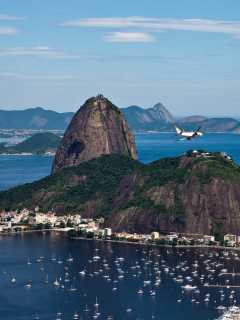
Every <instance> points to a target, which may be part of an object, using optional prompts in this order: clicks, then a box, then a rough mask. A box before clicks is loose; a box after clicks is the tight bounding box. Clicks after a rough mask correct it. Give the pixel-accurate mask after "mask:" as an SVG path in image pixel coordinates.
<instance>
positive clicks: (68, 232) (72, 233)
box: [67, 229, 77, 237]
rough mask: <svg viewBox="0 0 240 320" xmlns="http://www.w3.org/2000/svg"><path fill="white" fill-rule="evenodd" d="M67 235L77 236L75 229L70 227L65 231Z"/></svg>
mask: <svg viewBox="0 0 240 320" xmlns="http://www.w3.org/2000/svg"><path fill="white" fill-rule="evenodd" d="M67 235H68V236H69V237H76V236H77V231H76V230H74V229H70V230H68V231H67Z"/></svg>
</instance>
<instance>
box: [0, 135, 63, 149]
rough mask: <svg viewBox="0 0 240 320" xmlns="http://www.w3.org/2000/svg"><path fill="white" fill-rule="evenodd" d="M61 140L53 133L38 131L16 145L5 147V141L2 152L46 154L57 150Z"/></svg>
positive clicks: (1, 146) (0, 145) (0, 147)
mask: <svg viewBox="0 0 240 320" xmlns="http://www.w3.org/2000/svg"><path fill="white" fill-rule="evenodd" d="M60 141H61V138H60V137H59V136H57V135H55V134H53V133H49V132H44V133H37V134H35V135H34V136H32V137H30V138H28V139H26V140H24V141H23V142H21V143H19V144H17V145H16V146H9V147H5V146H4V143H1V144H0V154H4V153H6V154H21V153H34V154H44V153H46V152H56V150H57V148H58V146H59V143H60Z"/></svg>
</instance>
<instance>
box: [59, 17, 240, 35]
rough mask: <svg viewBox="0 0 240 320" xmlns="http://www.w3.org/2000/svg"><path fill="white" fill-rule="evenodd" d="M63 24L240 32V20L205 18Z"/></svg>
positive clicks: (69, 22) (126, 19) (137, 18)
mask: <svg viewBox="0 0 240 320" xmlns="http://www.w3.org/2000/svg"><path fill="white" fill-rule="evenodd" d="M61 25H62V26H80V27H103V28H126V27H128V28H129V27H135V28H144V29H149V28H151V29H155V30H159V29H160V30H165V29H173V30H188V31H199V32H218V33H233V34H235V33H236V34H240V22H239V21H216V20H204V19H156V18H145V17H128V18H89V19H76V20H70V21H65V22H63V23H61Z"/></svg>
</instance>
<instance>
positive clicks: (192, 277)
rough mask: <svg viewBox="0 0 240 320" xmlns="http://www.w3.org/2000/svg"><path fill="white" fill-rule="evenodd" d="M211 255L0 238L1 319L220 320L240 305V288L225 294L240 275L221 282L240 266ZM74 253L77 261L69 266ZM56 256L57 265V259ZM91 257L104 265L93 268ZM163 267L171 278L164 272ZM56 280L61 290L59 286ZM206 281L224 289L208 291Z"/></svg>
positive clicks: (40, 236) (44, 236) (38, 236)
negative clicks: (225, 271)
mask: <svg viewBox="0 0 240 320" xmlns="http://www.w3.org/2000/svg"><path fill="white" fill-rule="evenodd" d="M210 251H211V254H210V252H209V251H208V250H207V249H202V252H200V251H199V250H196V249H194V248H192V247H190V248H184V249H183V248H181V249H180V248H162V247H157V246H151V245H149V246H147V245H139V244H127V243H114V242H106V241H88V240H76V241H71V240H68V239H67V238H66V236H65V234H64V233H63V232H56V231H49V232H46V233H43V232H38V233H25V234H14V235H0V258H1V263H0V281H1V286H0V301H1V303H0V318H1V319H4V320H5V319H9V320H10V319H12V320H23V319H24V320H31V319H35V317H36V316H38V317H39V318H40V319H41V320H43V319H45V320H50V319H62V320H70V319H73V315H74V314H75V312H76V313H77V314H78V315H79V319H80V318H81V319H83V320H90V319H94V318H93V316H95V315H96V313H97V312H98V313H100V315H98V316H97V317H96V318H95V319H99V320H107V317H108V316H112V318H113V319H116V320H123V319H125V320H136V319H139V320H140V319H142V320H150V319H152V320H153V319H155V320H176V319H179V320H186V319H194V320H207V319H210V320H212V319H215V318H217V317H218V316H220V315H221V314H222V312H221V311H218V310H216V309H215V307H217V306H219V305H224V306H226V307H228V306H231V305H233V304H234V303H237V304H239V302H240V292H239V289H238V288H234V289H233V288H230V289H227V287H226V286H227V285H229V286H231V285H233V284H235V285H236V284H239V275H237V274H236V275H235V277H233V276H221V277H220V276H219V273H220V270H221V269H222V268H223V264H224V268H226V269H228V272H232V271H233V268H234V272H235V273H239V272H240V262H239V260H236V256H234V255H233V254H232V253H229V256H228V257H226V256H224V255H223V252H222V251H221V250H213V249H211V250H210ZM215 252H217V253H218V256H216V255H215ZM70 254H71V257H72V258H73V262H67V261H66V260H67V259H68V257H69V255H70ZM54 256H55V257H56V259H57V261H56V260H55V261H54V260H52V257H54ZM94 256H99V259H97V260H96V261H94V259H93V257H94ZM40 257H41V259H40ZM28 261H29V263H31V264H27V262H28ZM58 261H60V262H61V261H62V263H59V262H58ZM219 263H221V264H222V265H218V266H217V264H219ZM166 267H167V268H168V270H169V272H165V271H164V270H165V269H164V268H166ZM80 271H84V272H85V275H81V274H80V273H79V272H80ZM201 275H204V280H200V276H201ZM13 277H14V279H15V280H16V282H15V283H12V279H13ZM186 277H189V278H187V279H188V280H187V279H186ZM47 279H48V283H47V284H46V283H45V281H46V280H47ZM176 279H177V280H176ZM179 279H181V280H179ZM56 280H57V281H58V283H59V286H55V285H54V282H55V281H56ZM146 281H147V282H146ZM206 282H209V283H210V284H217V283H218V284H219V285H221V286H219V287H212V288H207V287H205V286H203V284H204V283H206ZM28 284H30V285H31V287H26V285H28ZM186 284H190V285H192V286H196V287H197V288H198V290H199V293H196V292H195V293H194V291H195V290H189V289H188V290H187V289H185V290H184V289H182V286H185V285H186ZM62 285H63V286H64V288H62V287H61V286H62ZM224 286H225V287H224ZM71 289H72V290H71ZM73 289H75V290H73ZM140 289H141V290H142V291H143V293H142V294H139V293H138V290H140ZM220 290H222V292H220ZM232 290H234V291H235V292H234V293H232V295H233V298H230V295H231V292H232ZM152 292H154V293H155V295H151V293H152ZM206 294H209V295H210V297H209V302H206V301H205V298H206ZM223 295H224V296H223ZM96 301H97V303H98V304H99V306H98V308H96V306H94V305H95V304H96ZM234 301H236V302H234ZM87 309H88V310H89V311H84V310H87ZM127 309H131V311H127ZM57 313H59V316H58V317H57Z"/></svg>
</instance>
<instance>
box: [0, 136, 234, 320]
mask: <svg viewBox="0 0 240 320" xmlns="http://www.w3.org/2000/svg"><path fill="white" fill-rule="evenodd" d="M135 139H136V145H137V150H138V157H139V160H140V161H142V162H143V163H149V162H152V161H155V160H157V159H159V158H163V157H173V156H179V155H181V154H183V153H184V152H186V151H187V150H189V149H199V148H201V149H204V150H205V151H225V152H227V153H229V155H231V156H232V157H233V158H234V161H235V162H236V163H237V164H239V165H240V152H239V145H240V144H239V142H240V136H239V135H228V134H221V135H220V134H205V135H204V136H203V138H202V139H195V140H193V141H181V142H176V143H174V142H173V140H174V139H175V138H173V137H172V136H171V135H169V134H138V135H135ZM5 140H6V139H5ZM9 141H10V140H9ZM52 161H53V157H44V156H17V155H16V156H14V155H11V156H0V190H5V189H8V188H11V187H14V186H17V185H19V184H24V183H27V182H32V181H34V180H38V179H41V178H43V177H45V176H46V175H48V174H50V172H51V165H52ZM97 249H98V250H97ZM152 250H153V251H152ZM206 250H207V249H203V253H202V254H200V252H199V251H197V249H196V248H192V247H190V248H189V249H177V248H168V249H167V248H161V247H154V246H144V245H138V244H126V243H112V242H98V241H87V240H86V241H84V240H79V241H71V240H68V239H67V237H66V236H65V234H64V233H62V232H55V231H49V232H46V233H43V232H38V233H24V234H20V233H19V234H12V235H1V234H0V283H1V286H0V301H1V303H0V319H14V320H18V319H19V320H22V319H27V320H28V319H35V317H36V315H37V316H38V317H39V318H40V319H41V320H42V319H73V315H74V313H75V310H76V312H77V313H78V314H79V319H80V317H81V318H82V319H83V320H90V319H99V320H106V319H107V317H108V316H112V317H113V319H114V320H123V319H126V320H136V319H138V320H140V319H142V320H149V319H156V320H162V319H164V320H175V319H179V320H186V319H194V320H204V319H209V320H212V319H216V318H217V317H218V316H220V315H221V311H218V310H216V309H215V307H216V306H219V305H224V306H230V305H233V304H234V303H235V302H234V301H236V303H237V304H239V303H240V291H239V289H238V288H235V289H232V288H230V289H227V288H226V287H224V285H231V284H235V285H236V284H237V285H238V284H239V283H240V277H239V275H235V276H234V277H233V276H231V275H229V276H222V277H220V276H219V275H218V274H219V272H220V270H221V269H222V268H227V270H228V272H232V271H233V270H234V272H235V273H239V272H240V260H238V259H236V258H238V257H236V256H234V255H233V254H229V256H228V257H227V256H223V254H222V253H221V251H220V250H218V252H219V256H222V258H220V257H219V256H217V255H215V253H214V251H213V250H212V249H210V251H211V253H212V254H210V255H209V252H207V251H206ZM54 254H55V256H56V258H57V260H59V261H62V263H58V262H57V261H56V260H52V256H53V255H54ZM69 254H71V256H72V257H73V262H66V260H67V258H68V257H69ZM94 255H98V256H99V257H100V258H99V259H98V260H97V261H96V262H94V261H93V256H94ZM40 257H44V258H43V259H40ZM118 258H122V259H118ZM28 259H29V262H30V263H31V264H29V265H28V264H27V262H28ZM37 260H40V261H37ZM206 260H208V261H206ZM164 261H165V262H164ZM194 261H198V262H197V263H194ZM204 261H205V262H204ZM219 263H222V265H218V266H217V264H219ZM193 264H194V266H193ZM164 266H168V267H169V268H170V269H169V270H170V272H165V271H164ZM154 268H155V269H154ZM174 269H175V270H174ZM83 270H86V274H85V276H82V275H80V274H79V271H83ZM99 270H103V271H99ZM157 271H158V272H157ZM194 271H197V272H198V273H192V272H194ZM98 272H99V274H98ZM156 272H157V273H156ZM202 274H203V275H204V276H205V278H204V281H201V280H200V278H199V277H200V275H202ZM104 276H106V277H104ZM119 276H121V277H120V278H119ZM122 276H123V277H122ZM187 276H189V277H191V279H192V281H191V282H189V281H188V280H187V279H186V277H187ZM13 277H14V278H15V279H16V283H12V278H13ZM157 277H159V278H161V281H158V286H157V285H155V283H156V279H157ZM181 277H182V278H181ZM46 278H48V281H49V282H48V284H45V281H46ZM174 278H176V279H183V280H182V281H181V280H179V281H176V280H174ZM56 279H57V280H58V282H59V284H60V286H55V285H54V281H56ZM60 279H61V280H60ZM68 279H69V281H68ZM66 280H67V281H66ZM144 281H148V282H147V284H146V283H144ZM149 281H150V282H149ZM188 282H189V283H190V284H191V285H194V286H195V285H196V286H197V287H198V289H199V290H200V293H194V291H193V290H182V288H181V286H183V285H186V284H187V283H188ZM205 282H210V283H211V284H217V283H218V284H221V285H222V287H212V288H207V287H204V286H203V284H204V283H205ZM27 284H30V285H31V287H26V285H27ZM62 285H64V289H62V288H61V286H62ZM113 288H116V289H114V290H113ZM71 289H77V290H71ZM139 289H142V290H143V294H138V290H139ZM221 290H223V291H222V292H220V291H221ZM232 290H234V291H235V293H232V296H233V298H230V296H231V291H232ZM151 292H155V295H151ZM206 294H210V298H209V302H206V301H205V298H206V297H205V295H206ZM221 294H222V295H221ZM96 298H97V302H98V303H99V307H98V310H97V309H96V307H95V306H94V304H95V303H96ZM86 304H87V305H86ZM86 309H89V311H84V310H86ZM127 309H132V310H131V311H127ZM97 311H98V312H99V313H100V315H99V316H97V315H96V312H97ZM57 313H59V315H57ZM60 313H61V315H60ZM93 316H95V318H93Z"/></svg>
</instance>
